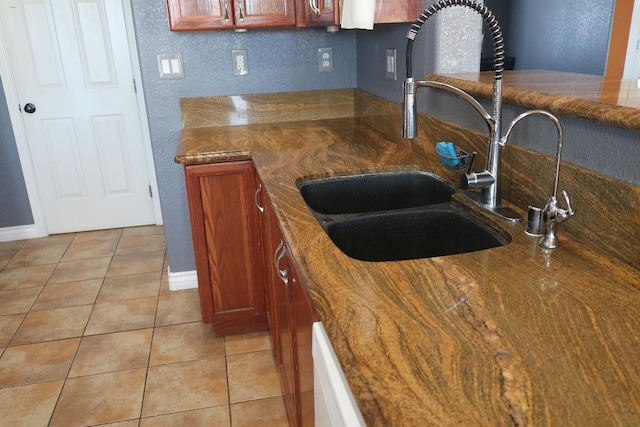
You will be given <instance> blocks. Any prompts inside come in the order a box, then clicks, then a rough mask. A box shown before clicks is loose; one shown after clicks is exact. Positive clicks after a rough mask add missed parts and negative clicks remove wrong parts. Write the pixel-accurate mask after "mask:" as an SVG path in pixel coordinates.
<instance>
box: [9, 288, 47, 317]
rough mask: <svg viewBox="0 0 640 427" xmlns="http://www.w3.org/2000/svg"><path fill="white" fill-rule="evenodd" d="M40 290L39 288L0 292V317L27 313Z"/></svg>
mask: <svg viewBox="0 0 640 427" xmlns="http://www.w3.org/2000/svg"><path fill="white" fill-rule="evenodd" d="M41 290H42V288H40V287H39V288H27V289H13V290H10V291H0V316H7V315H10V314H20V313H26V312H28V311H29V309H30V308H31V306H32V305H33V302H34V301H35V300H36V298H38V294H39V293H40V291H41Z"/></svg>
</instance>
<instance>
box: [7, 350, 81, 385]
mask: <svg viewBox="0 0 640 427" xmlns="http://www.w3.org/2000/svg"><path fill="white" fill-rule="evenodd" d="M79 343H80V339H79V338H73V339H68V340H61V341H51V342H44V343H39V344H28V345H21V346H17V347H8V348H7V349H6V350H5V352H4V354H3V355H2V358H0V387H9V386H15V385H24V384H32V383H39V382H47V381H56V380H62V379H64V378H65V377H66V376H67V372H69V367H70V366H71V362H72V361H73V356H74V355H75V353H76V349H77V348H78V344H79Z"/></svg>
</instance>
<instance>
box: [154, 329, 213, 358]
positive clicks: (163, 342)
mask: <svg viewBox="0 0 640 427" xmlns="http://www.w3.org/2000/svg"><path fill="white" fill-rule="evenodd" d="M219 356H224V338H222V337H215V336H214V335H213V334H212V333H211V326H209V325H206V324H204V323H202V322H195V323H184V324H180V325H171V326H163V327H160V328H156V329H155V331H154V333H153V346H152V347H151V358H150V360H149V365H150V366H155V365H166V364H168V363H176V362H185V361H188V360H197V359H205V358H208V357H219Z"/></svg>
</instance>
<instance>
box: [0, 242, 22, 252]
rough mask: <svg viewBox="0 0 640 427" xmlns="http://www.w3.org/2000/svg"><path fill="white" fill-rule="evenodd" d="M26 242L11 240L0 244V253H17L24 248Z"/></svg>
mask: <svg viewBox="0 0 640 427" xmlns="http://www.w3.org/2000/svg"><path fill="white" fill-rule="evenodd" d="M25 242H26V240H12V241H11V242H0V251H17V250H18V249H20V248H21V247H22V246H24V244H25Z"/></svg>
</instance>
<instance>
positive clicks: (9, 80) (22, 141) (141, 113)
mask: <svg viewBox="0 0 640 427" xmlns="http://www.w3.org/2000/svg"><path fill="white" fill-rule="evenodd" d="M120 1H121V3H122V7H123V11H124V19H125V26H126V31H127V41H128V44H129V55H130V57H131V66H132V67H131V68H132V70H133V78H134V79H135V82H136V100H137V106H138V118H139V121H140V129H141V131H142V145H143V148H144V154H145V163H146V166H147V176H148V178H149V185H150V186H151V191H152V192H153V198H152V199H151V202H152V204H153V214H154V217H155V223H156V224H157V225H161V224H162V223H163V221H162V211H161V210H160V196H159V192H158V180H157V178H156V169H155V164H154V162H153V152H152V148H151V134H150V132H149V123H148V121H147V107H146V104H145V101H144V91H143V88H142V73H141V71H140V62H139V59H138V47H137V45H136V40H135V30H134V25H133V12H132V10H131V3H130V2H129V1H128V0H120ZM0 78H1V79H2V84H3V86H4V94H5V98H6V101H7V108H8V109H9V118H10V120H11V126H12V127H13V134H14V136H15V140H16V146H17V149H18V156H19V157H20V166H21V167H22V174H23V176H24V183H25V186H26V188H27V195H28V198H29V204H30V205H31V213H32V215H33V222H34V224H33V225H28V226H21V227H11V228H12V230H10V231H9V233H6V232H5V233H2V236H0V237H1V239H0V241H2V240H18V239H30V238H36V237H43V236H47V235H48V234H49V233H48V231H47V226H46V221H45V216H44V211H43V209H42V204H41V202H40V196H39V192H38V186H37V183H36V178H35V176H36V175H35V171H34V169H33V164H32V162H31V153H30V151H29V144H28V139H27V133H26V129H25V126H24V121H23V118H22V112H20V111H19V109H18V105H19V104H20V102H19V97H18V92H17V89H16V84H15V79H14V78H13V71H12V70H11V66H10V61H9V52H8V48H7V42H6V39H5V36H4V28H2V23H1V22H0ZM0 230H1V229H0Z"/></svg>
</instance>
